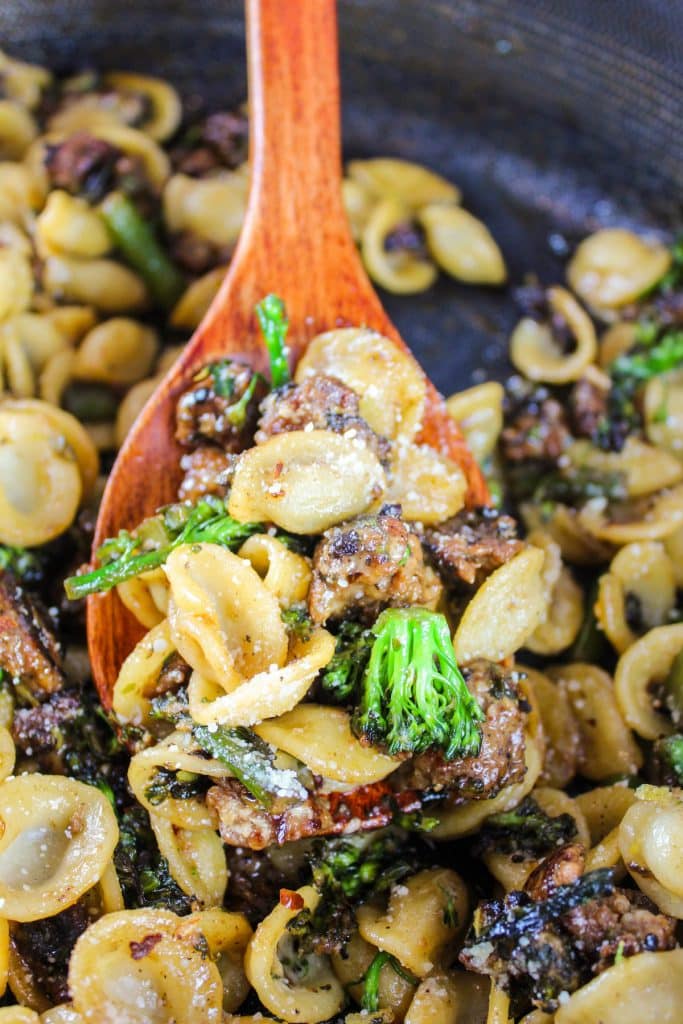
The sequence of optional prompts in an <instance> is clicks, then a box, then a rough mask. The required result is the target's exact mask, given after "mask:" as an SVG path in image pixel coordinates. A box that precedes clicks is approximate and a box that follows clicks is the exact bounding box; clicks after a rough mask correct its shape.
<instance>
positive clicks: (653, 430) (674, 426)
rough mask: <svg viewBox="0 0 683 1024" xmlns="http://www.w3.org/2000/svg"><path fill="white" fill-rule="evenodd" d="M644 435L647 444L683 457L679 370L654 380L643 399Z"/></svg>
mask: <svg viewBox="0 0 683 1024" xmlns="http://www.w3.org/2000/svg"><path fill="white" fill-rule="evenodd" d="M643 413H644V418H645V433H646V434H647V438H648V441H650V442H651V443H652V444H655V445H657V447H658V448H663V449H664V450H665V451H667V452H670V453H671V454H672V455H675V456H676V458H677V459H680V458H681V457H682V456H683V374H682V373H681V371H680V370H674V371H673V372H672V373H666V374H662V376H661V377H653V378H652V380H651V381H649V383H648V384H647V386H646V388H645V394H644V396H643Z"/></svg>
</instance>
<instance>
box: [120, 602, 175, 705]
mask: <svg viewBox="0 0 683 1024" xmlns="http://www.w3.org/2000/svg"><path fill="white" fill-rule="evenodd" d="M174 649H175V648H174V646H173V641H172V640H171V627H170V624H169V622H168V619H162V620H161V622H158V624H156V625H154V626H153V627H152V628H151V629H150V631H149V633H147V635H146V636H145V637H144V638H143V639H142V640H141V641H140V643H139V644H137V645H136V646H135V647H134V648H133V650H132V651H131V652H130V654H129V655H128V657H127V658H126V660H125V661H124V663H123V665H122V666H121V671H120V672H119V674H118V678H117V680H116V685H115V686H114V693H113V695H112V707H113V709H114V711H115V712H116V714H117V715H118V716H119V718H120V719H121V721H122V722H127V723H134V724H136V725H141V724H146V723H147V721H148V716H149V711H150V698H151V696H153V695H154V692H155V689H156V685H157V681H158V678H159V673H160V671H161V669H162V667H163V665H164V663H165V662H166V661H167V660H168V658H169V657H170V655H171V654H172V653H173V651H174Z"/></svg>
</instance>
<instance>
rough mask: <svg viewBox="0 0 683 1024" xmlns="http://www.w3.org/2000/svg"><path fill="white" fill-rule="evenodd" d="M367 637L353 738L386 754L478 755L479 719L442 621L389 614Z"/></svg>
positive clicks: (435, 616) (397, 611) (411, 613)
mask: <svg viewBox="0 0 683 1024" xmlns="http://www.w3.org/2000/svg"><path fill="white" fill-rule="evenodd" d="M372 634H373V636H374V641H373V644H372V650H371V652H370V658H369V661H368V663H367V667H366V669H365V672H364V674H363V681H362V684H361V691H362V692H361V701H360V705H359V707H358V708H357V710H356V713H355V715H354V718H353V724H354V729H355V731H356V734H357V735H359V736H361V737H362V738H364V739H365V740H367V741H368V742H369V743H372V744H374V745H376V746H384V747H386V749H387V750H388V751H389V753H390V754H398V753H401V752H402V751H405V752H409V753H412V754H419V753H422V752H423V751H425V750H429V749H440V750H442V751H443V753H444V755H445V757H446V758H448V759H449V760H452V759H453V758H455V757H462V756H469V755H476V754H477V753H478V752H479V748H480V746H481V729H480V726H479V723H480V722H482V721H483V719H484V714H483V712H482V710H481V708H480V707H479V705H478V704H477V702H476V700H475V699H474V697H473V696H472V694H471V693H470V692H469V690H468V689H467V686H466V684H465V680H464V678H463V676H462V673H461V672H460V669H459V668H458V665H457V662H456V660H455V655H454V653H453V644H452V642H451V635H450V631H449V628H448V622H447V621H446V619H445V617H444V616H443V615H440V614H439V613H437V612H432V611H428V610H427V609H425V608H387V610H386V611H384V612H382V614H381V615H380V616H379V618H378V619H377V621H376V623H375V624H374V626H373V627H372Z"/></svg>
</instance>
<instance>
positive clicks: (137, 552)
mask: <svg viewBox="0 0 683 1024" xmlns="http://www.w3.org/2000/svg"><path fill="white" fill-rule="evenodd" d="M260 529H261V527H260V525H259V524H258V523H240V522H238V521H237V520H236V519H233V518H232V516H230V515H229V514H228V513H227V511H226V508H225V503H224V502H223V501H222V500H221V499H220V498H217V497H215V496H214V495H206V496H205V497H203V498H201V499H200V500H199V501H198V502H197V503H196V504H194V505H191V504H189V503H187V502H182V503H179V504H177V505H168V506H167V507H166V508H164V509H162V510H161V511H160V512H159V513H158V515H156V516H152V517H151V518H150V519H145V520H144V522H143V523H141V524H140V526H139V527H138V528H137V529H136V530H135V531H133V532H132V533H130V532H128V531H127V530H121V531H120V532H119V534H118V536H117V537H110V538H109V539H108V540H106V541H105V542H104V543H103V544H102V545H101V546H100V547H99V548H98V551H97V560H98V562H100V567H99V568H98V569H93V571H92V572H87V573H84V574H83V575H82V576H70V577H69V578H68V579H66V580H65V581H64V589H65V590H66V594H67V597H69V598H70V599H71V600H76V599H77V598H80V597H88V596H89V595H90V594H99V593H104V592H105V591H107V590H111V589H112V587H115V586H117V585H118V584H119V583H122V582H123V581H124V580H128V579H131V578H132V577H134V576H139V575H140V574H141V573H143V572H148V571H149V570H150V569H156V568H157V567H158V566H160V565H163V564H164V562H165V561H166V559H167V558H168V556H169V555H170V553H171V552H172V551H173V550H174V548H177V547H179V546H180V545H181V544H199V543H206V544H221V545H222V546H223V547H228V548H235V547H239V545H240V544H241V543H242V541H244V540H246V539H247V537H250V536H251V534H252V533H257V532H258V531H259V530H260Z"/></svg>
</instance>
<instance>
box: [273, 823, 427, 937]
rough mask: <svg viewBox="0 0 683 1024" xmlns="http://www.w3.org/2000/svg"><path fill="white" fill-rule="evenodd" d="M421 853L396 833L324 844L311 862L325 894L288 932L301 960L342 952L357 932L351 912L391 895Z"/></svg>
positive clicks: (317, 884)
mask: <svg viewBox="0 0 683 1024" xmlns="http://www.w3.org/2000/svg"><path fill="white" fill-rule="evenodd" d="M418 863H419V861H418V855H417V847H416V846H415V844H414V842H413V840H412V838H411V837H410V836H408V835H406V833H404V832H401V831H399V830H398V829H388V830H382V831H381V832H379V833H376V834H375V835H373V836H371V837H368V836H354V837H348V838H344V839H336V838H332V839H320V840H316V842H315V843H314V845H313V852H312V854H311V858H310V867H311V881H312V883H313V885H314V886H315V887H316V889H318V891H319V892H320V893H321V899H320V901H319V902H318V905H317V907H316V908H315V910H314V911H312V912H311V911H310V910H302V911H301V912H300V913H299V914H297V916H296V917H295V918H293V919H292V921H290V923H289V925H288V926H287V927H288V931H289V933H290V935H291V936H292V938H293V939H294V941H295V943H296V950H297V954H298V955H300V956H307V955H308V954H310V953H330V952H332V951H337V952H338V951H339V950H341V949H343V947H344V946H345V945H346V943H347V942H348V940H349V938H350V937H351V934H352V932H353V930H354V929H355V926H356V925H355V918H354V915H353V907H354V906H355V905H356V904H357V903H360V902H361V901H363V900H366V899H368V898H369V897H370V896H373V895H376V894H378V893H382V892H386V891H388V890H389V889H390V888H391V886H392V885H394V884H395V883H396V882H399V881H400V880H401V879H402V878H405V877H406V876H407V875H409V874H412V873H413V872H414V871H416V870H417V867H418Z"/></svg>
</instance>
